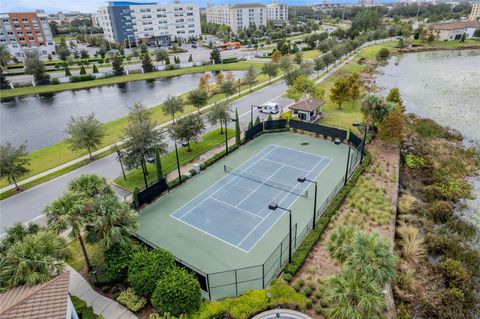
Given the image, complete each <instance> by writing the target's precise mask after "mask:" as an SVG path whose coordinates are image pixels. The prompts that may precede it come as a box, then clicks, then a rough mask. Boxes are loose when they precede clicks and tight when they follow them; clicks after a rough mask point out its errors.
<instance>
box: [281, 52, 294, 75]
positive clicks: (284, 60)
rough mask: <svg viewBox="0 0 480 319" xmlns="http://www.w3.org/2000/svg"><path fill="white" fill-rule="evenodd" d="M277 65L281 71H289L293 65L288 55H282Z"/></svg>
mask: <svg viewBox="0 0 480 319" xmlns="http://www.w3.org/2000/svg"><path fill="white" fill-rule="evenodd" d="M278 66H279V67H280V70H282V71H283V73H287V72H290V70H291V69H292V67H293V63H292V59H291V58H290V56H289V55H284V56H282V57H281V58H280V61H279V62H278Z"/></svg>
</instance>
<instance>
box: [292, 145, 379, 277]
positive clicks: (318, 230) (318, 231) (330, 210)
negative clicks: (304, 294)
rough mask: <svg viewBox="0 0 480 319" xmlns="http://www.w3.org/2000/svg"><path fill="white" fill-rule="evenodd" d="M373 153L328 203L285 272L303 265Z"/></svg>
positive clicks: (293, 271)
mask: <svg viewBox="0 0 480 319" xmlns="http://www.w3.org/2000/svg"><path fill="white" fill-rule="evenodd" d="M371 158H372V157H371V155H370V154H369V153H368V152H366V154H365V157H364V159H363V162H362V164H361V165H360V166H359V167H358V169H357V170H356V171H355V172H354V173H353V175H352V177H351V178H350V180H349V181H348V183H347V185H346V186H344V187H342V189H341V190H340V191H339V192H338V194H337V195H336V196H335V197H334V199H333V201H332V202H331V203H330V205H328V207H327V209H326V210H325V212H324V213H323V215H322V216H321V217H320V219H319V220H318V221H317V223H316V227H315V229H313V230H311V231H310V232H309V233H308V235H307V236H306V237H305V239H304V240H303V241H302V243H301V244H300V246H299V247H298V249H297V251H296V252H295V253H294V254H293V256H292V262H291V263H290V264H288V265H287V266H286V267H285V270H284V272H285V274H289V275H292V276H293V275H295V273H296V272H297V271H298V270H299V269H300V267H302V265H303V263H304V262H305V259H306V258H307V257H308V254H309V253H310V251H311V250H312V248H313V246H314V245H315V244H316V243H317V241H318V240H319V239H320V238H321V237H322V234H323V232H324V231H325V229H326V228H327V226H328V224H329V223H330V219H331V218H332V216H333V215H334V214H335V212H336V211H337V210H338V209H339V207H340V205H341V204H342V203H343V200H344V199H345V197H346V196H347V194H348V193H349V192H350V190H351V189H352V188H353V187H354V186H355V183H356V182H357V180H358V178H359V177H360V175H362V174H363V172H364V171H365V169H366V168H367V166H368V165H369V164H370V161H371Z"/></svg>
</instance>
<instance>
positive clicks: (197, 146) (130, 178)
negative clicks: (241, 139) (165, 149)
mask: <svg viewBox="0 0 480 319" xmlns="http://www.w3.org/2000/svg"><path fill="white" fill-rule="evenodd" d="M228 136H229V137H234V136H235V130H234V129H228ZM223 143H225V134H220V129H216V130H214V131H211V132H208V133H206V134H205V135H203V136H202V137H201V139H200V140H199V141H198V142H192V143H191V149H192V150H191V152H187V148H186V147H179V148H178V158H179V161H180V165H185V164H187V163H189V162H191V161H192V160H193V159H195V158H197V157H198V156H200V155H202V154H203V153H205V152H207V151H209V150H211V149H213V148H214V147H216V146H218V145H220V144H223ZM161 162H162V169H163V174H164V175H166V174H168V173H170V172H172V171H173V170H175V169H176V168H177V160H176V155H175V151H172V152H170V153H167V154H165V155H163V156H162V158H161ZM147 169H148V172H149V174H148V175H147V181H148V183H149V184H150V183H152V182H154V181H155V180H156V179H157V174H156V171H155V165H154V164H148V165H147ZM114 182H115V183H116V184H117V185H119V186H121V187H124V188H126V189H128V190H130V191H132V192H133V190H134V189H135V187H138V188H139V189H143V188H145V182H144V180H143V174H142V170H141V169H135V170H132V171H130V172H129V173H128V174H127V180H126V181H125V180H124V179H123V176H119V177H117V178H116V179H115V181H114Z"/></svg>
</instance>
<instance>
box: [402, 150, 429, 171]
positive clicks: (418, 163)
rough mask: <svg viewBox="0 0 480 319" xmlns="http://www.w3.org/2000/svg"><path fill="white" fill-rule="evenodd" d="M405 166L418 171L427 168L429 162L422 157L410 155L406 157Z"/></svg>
mask: <svg viewBox="0 0 480 319" xmlns="http://www.w3.org/2000/svg"><path fill="white" fill-rule="evenodd" d="M405 165H407V167H408V168H410V169H418V168H422V167H425V166H426V165H427V161H426V160H425V159H424V158H422V157H420V156H416V155H414V154H412V153H408V154H407V155H405Z"/></svg>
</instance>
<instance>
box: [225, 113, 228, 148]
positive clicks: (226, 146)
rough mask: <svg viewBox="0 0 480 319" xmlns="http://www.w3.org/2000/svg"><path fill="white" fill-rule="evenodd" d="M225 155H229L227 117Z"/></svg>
mask: <svg viewBox="0 0 480 319" xmlns="http://www.w3.org/2000/svg"><path fill="white" fill-rule="evenodd" d="M225 155H228V120H227V118H225Z"/></svg>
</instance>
